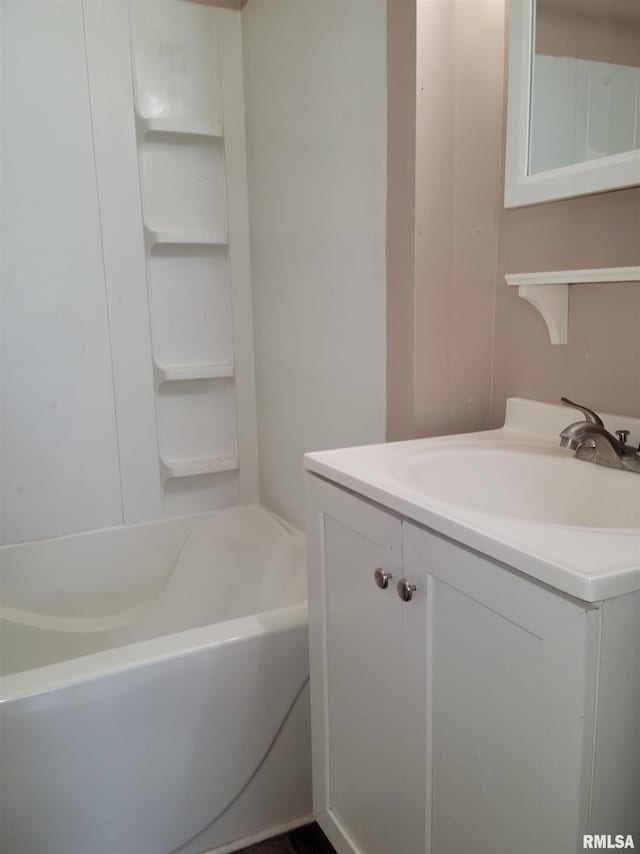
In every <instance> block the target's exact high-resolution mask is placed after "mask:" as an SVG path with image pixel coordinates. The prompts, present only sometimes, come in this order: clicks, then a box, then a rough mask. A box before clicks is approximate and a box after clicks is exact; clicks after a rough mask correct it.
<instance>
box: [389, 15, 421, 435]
mask: <svg viewBox="0 0 640 854" xmlns="http://www.w3.org/2000/svg"><path fill="white" fill-rule="evenodd" d="M415 81H416V0H387V247H386V261H387V341H388V342H389V347H388V350H387V435H388V436H389V437H390V438H396V437H397V438H401V437H405V436H406V435H407V434H408V433H407V431H408V425H411V424H412V421H413V389H414V379H413V349H414V344H413V316H414V290H415V284H414V283H415V257H414V247H415V192H414V190H415V186H416V92H415ZM409 432H410V429H409Z"/></svg>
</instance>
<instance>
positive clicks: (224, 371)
mask: <svg viewBox="0 0 640 854" xmlns="http://www.w3.org/2000/svg"><path fill="white" fill-rule="evenodd" d="M153 371H154V374H155V378H156V385H160V383H170V382H180V381H186V380H221V379H226V378H228V377H232V376H233V362H231V361H227V362H212V363H210V364H201V365H158V364H157V363H154V365H153Z"/></svg>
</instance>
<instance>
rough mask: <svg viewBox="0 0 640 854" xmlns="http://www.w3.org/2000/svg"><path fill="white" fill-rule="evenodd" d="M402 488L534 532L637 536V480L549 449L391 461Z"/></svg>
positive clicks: (472, 450) (481, 450)
mask: <svg viewBox="0 0 640 854" xmlns="http://www.w3.org/2000/svg"><path fill="white" fill-rule="evenodd" d="M391 473H392V474H393V476H394V477H395V478H397V479H398V481H399V482H401V483H402V484H403V485H404V486H405V487H406V488H408V489H411V490H412V491H415V492H420V493H423V494H425V495H428V496H429V498H430V499H431V500H434V501H437V502H442V503H444V504H447V505H451V506H455V507H459V508H463V509H466V510H471V511H473V512H475V513H478V512H479V513H485V514H491V515H495V516H504V517H509V518H513V519H520V520H523V521H530V522H535V523H537V524H541V523H542V524H553V525H570V526H578V527H587V528H600V529H603V528H604V529H611V528H627V529H634V528H640V475H638V474H634V473H631V472H626V471H621V470H617V469H610V468H605V467H603V466H599V465H595V464H594V463H589V462H585V461H583V460H578V459H576V457H575V456H574V454H573V452H572V451H568V450H565V449H563V448H560V447H558V448H553V447H549V446H547V445H535V444H531V445H527V444H522V443H508V442H496V443H489V442H464V441H462V442H459V443H458V444H457V445H456V446H455V447H451V446H450V447H448V448H443V447H438V445H437V443H434V445H433V446H432V448H429V449H427V448H426V447H425V450H424V451H422V452H418V453H416V452H415V451H412V452H411V453H409V454H407V456H406V457H400V458H398V459H396V460H395V461H394V463H393V464H392V467H391Z"/></svg>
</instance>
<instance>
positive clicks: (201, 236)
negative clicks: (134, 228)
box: [144, 225, 229, 249]
mask: <svg viewBox="0 0 640 854" xmlns="http://www.w3.org/2000/svg"><path fill="white" fill-rule="evenodd" d="M144 235H145V241H146V244H147V247H148V248H149V249H153V247H154V246H225V245H226V244H227V243H228V242H229V238H228V236H227V233H226V232H225V231H205V230H195V229H194V230H190V231H160V230H156V229H154V228H149V226H147V225H145V227H144Z"/></svg>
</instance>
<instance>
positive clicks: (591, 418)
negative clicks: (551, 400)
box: [560, 397, 604, 427]
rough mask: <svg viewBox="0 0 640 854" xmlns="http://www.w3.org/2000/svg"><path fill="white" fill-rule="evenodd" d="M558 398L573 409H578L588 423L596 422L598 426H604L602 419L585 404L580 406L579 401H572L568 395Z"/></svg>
mask: <svg viewBox="0 0 640 854" xmlns="http://www.w3.org/2000/svg"><path fill="white" fill-rule="evenodd" d="M560 400H561V401H562V402H563V403H564V405H565V406H572V407H573V408H574V409H579V410H580V412H582V414H583V415H584V417H585V421H588V422H589V423H590V424H597V425H598V426H599V427H604V421H603V420H602V418H600V416H599V415H596V413H595V412H594V411H593V410H592V409H589V408H588V407H587V406H581V405H580V404H579V403H574V402H573V401H572V400H569V398H568V397H561V398H560Z"/></svg>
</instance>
